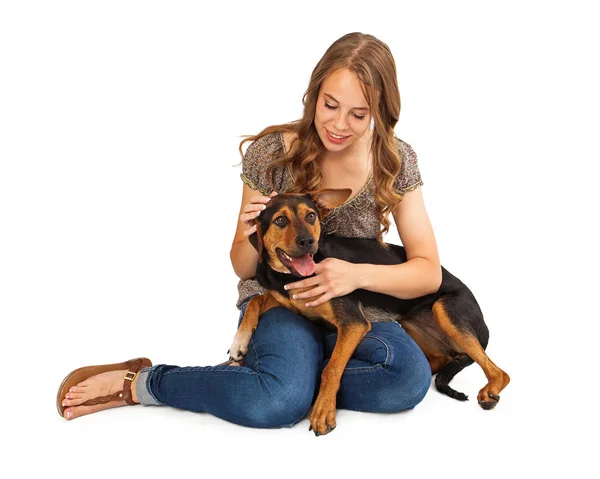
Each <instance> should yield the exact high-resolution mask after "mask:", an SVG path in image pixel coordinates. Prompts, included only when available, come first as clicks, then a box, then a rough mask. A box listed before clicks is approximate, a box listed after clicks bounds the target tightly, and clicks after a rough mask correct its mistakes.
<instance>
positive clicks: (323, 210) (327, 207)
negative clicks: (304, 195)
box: [310, 188, 352, 218]
mask: <svg viewBox="0 0 600 479" xmlns="http://www.w3.org/2000/svg"><path fill="white" fill-rule="evenodd" d="M351 194H352V190H351V189H350V188H341V189H331V188H328V189H326V190H321V191H315V192H314V193H313V194H311V195H310V196H311V198H312V199H313V201H314V202H315V203H316V205H317V207H318V208H319V213H320V215H321V218H325V217H326V216H327V215H328V214H329V213H330V211H331V210H332V209H333V208H337V207H338V206H340V205H341V204H343V203H344V201H346V200H347V199H348V198H350V195H351Z"/></svg>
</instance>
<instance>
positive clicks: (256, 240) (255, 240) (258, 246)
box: [248, 219, 263, 263]
mask: <svg viewBox="0 0 600 479" xmlns="http://www.w3.org/2000/svg"><path fill="white" fill-rule="evenodd" d="M254 222H255V224H256V233H252V234H251V235H250V236H249V237H248V241H250V244H251V245H252V246H254V249H255V250H256V251H258V262H259V263H262V250H263V240H262V231H261V227H260V221H259V220H257V219H255V220H254Z"/></svg>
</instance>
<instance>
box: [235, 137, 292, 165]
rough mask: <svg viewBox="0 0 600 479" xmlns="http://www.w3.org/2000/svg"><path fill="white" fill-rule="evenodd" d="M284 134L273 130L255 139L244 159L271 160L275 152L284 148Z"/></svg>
mask: <svg viewBox="0 0 600 479" xmlns="http://www.w3.org/2000/svg"><path fill="white" fill-rule="evenodd" d="M284 145H285V144H284V134H283V133H282V132H280V131H272V132H271V133H267V134H266V135H263V136H261V137H260V138H258V139H257V140H255V141H253V142H252V143H251V144H250V145H249V146H248V148H247V149H246V153H245V154H244V159H251V160H263V161H270V160H271V159H272V155H273V154H274V153H278V152H280V151H281V150H282V149H283V148H284Z"/></svg>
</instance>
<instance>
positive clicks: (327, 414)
mask: <svg viewBox="0 0 600 479" xmlns="http://www.w3.org/2000/svg"><path fill="white" fill-rule="evenodd" d="M335 415H336V410H335V400H333V401H327V400H321V401H320V400H319V398H318V397H317V400H316V401H315V404H314V406H313V409H312V412H311V414H310V427H309V428H308V430H309V431H314V433H315V436H322V435H324V434H327V433H329V432H331V431H333V430H334V429H335V426H336V423H335Z"/></svg>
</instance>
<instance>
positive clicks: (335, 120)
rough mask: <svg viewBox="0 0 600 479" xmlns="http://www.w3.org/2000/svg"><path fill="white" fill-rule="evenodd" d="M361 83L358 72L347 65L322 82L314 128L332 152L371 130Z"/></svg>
mask: <svg viewBox="0 0 600 479" xmlns="http://www.w3.org/2000/svg"><path fill="white" fill-rule="evenodd" d="M360 85H361V84H360V81H359V80H358V78H357V77H356V75H354V73H352V72H350V71H349V70H346V69H345V68H344V69H340V70H336V71H335V72H333V73H331V74H329V76H327V78H325V80H324V81H323V83H322V84H321V88H320V90H319V96H318V98H317V108H316V111H315V128H316V129H317V133H318V135H319V137H320V138H321V141H322V142H323V145H325V148H327V149H328V150H329V151H331V152H337V151H342V150H345V149H346V148H348V147H350V146H352V145H354V144H356V142H358V141H359V140H360V139H361V138H362V137H363V136H364V135H365V133H367V132H368V131H369V123H370V122H371V113H370V111H369V107H368V104H367V100H366V99H365V96H364V95H363V92H362V89H361V87H360ZM331 134H333V135H336V136H337V137H338V138H336V137H333V136H332V135H331ZM339 136H342V137H344V138H341V139H340V138H339Z"/></svg>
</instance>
